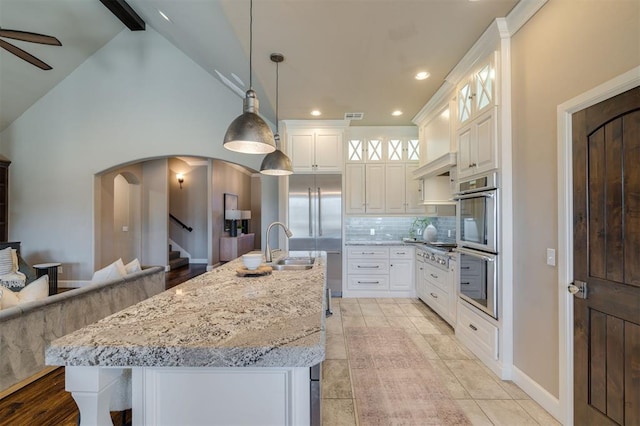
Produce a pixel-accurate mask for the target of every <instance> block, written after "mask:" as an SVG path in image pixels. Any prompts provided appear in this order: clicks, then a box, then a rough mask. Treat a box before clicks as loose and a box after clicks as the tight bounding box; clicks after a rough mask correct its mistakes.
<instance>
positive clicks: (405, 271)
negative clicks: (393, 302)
mask: <svg viewBox="0 0 640 426" xmlns="http://www.w3.org/2000/svg"><path fill="white" fill-rule="evenodd" d="M414 258H415V252H414V249H413V247H391V248H390V249H389V289H390V290H404V291H411V289H412V288H413V286H414V284H413V265H414V263H415V259H414Z"/></svg>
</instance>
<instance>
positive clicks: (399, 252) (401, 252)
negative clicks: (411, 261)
mask: <svg viewBox="0 0 640 426" xmlns="http://www.w3.org/2000/svg"><path fill="white" fill-rule="evenodd" d="M396 254H407V253H405V252H403V251H397V252H396Z"/></svg>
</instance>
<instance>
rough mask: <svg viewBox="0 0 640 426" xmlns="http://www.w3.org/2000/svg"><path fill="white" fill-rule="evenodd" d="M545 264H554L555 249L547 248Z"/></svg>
mask: <svg viewBox="0 0 640 426" xmlns="http://www.w3.org/2000/svg"><path fill="white" fill-rule="evenodd" d="M547 265H549V266H556V251H555V249H550V248H548V249H547Z"/></svg>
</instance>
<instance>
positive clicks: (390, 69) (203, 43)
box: [0, 0, 518, 130]
mask: <svg viewBox="0 0 640 426" xmlns="http://www.w3.org/2000/svg"><path fill="white" fill-rule="evenodd" d="M517 1H518V0H477V1H470V0H254V5H253V86H254V88H255V89H256V91H257V92H258V97H259V99H260V101H261V104H260V112H261V113H262V114H263V115H265V116H266V117H267V118H268V119H270V120H271V121H273V120H274V118H275V117H274V111H275V79H276V74H275V72H276V70H275V64H274V63H273V62H271V61H270V59H269V56H270V54H271V53H274V52H278V53H282V54H283V55H284V57H285V60H284V62H283V63H281V64H280V102H279V117H280V119H311V118H313V117H311V116H310V111H311V110H313V109H318V110H320V111H321V112H322V115H321V116H319V118H320V119H343V117H344V114H345V113H348V112H361V113H364V119H363V120H362V121H358V122H353V123H352V124H353V125H408V124H411V118H412V117H413V116H414V115H415V114H416V113H417V112H418V111H419V110H420V108H421V107H422V106H423V105H424V104H425V103H426V101H427V100H429V98H430V97H431V96H432V95H433V94H434V93H435V92H436V91H437V90H438V88H439V87H440V86H441V85H442V83H443V81H444V79H445V77H446V76H447V74H448V73H449V72H450V71H451V69H452V68H453V67H454V66H455V65H456V63H457V62H458V61H459V60H460V59H461V58H462V56H463V55H464V54H465V53H466V52H467V50H469V48H470V47H471V46H472V45H473V43H474V42H475V41H476V40H477V39H478V37H479V36H480V35H481V34H482V32H483V31H484V30H485V29H486V28H487V26H488V25H489V24H490V23H491V22H492V21H493V20H494V19H495V18H496V17H502V16H506V15H507V14H508V13H509V11H510V10H511V9H512V8H513V6H514V5H515V4H516V3H517ZM128 3H129V5H130V6H131V7H132V8H133V9H134V10H135V11H136V12H137V13H138V14H139V15H140V16H141V17H142V19H144V21H145V22H146V23H147V26H148V27H151V28H153V29H154V30H155V31H157V32H159V33H160V34H161V35H163V36H164V37H165V38H166V39H167V40H169V41H170V42H171V43H173V44H174V45H175V46H176V47H177V48H179V49H180V50H182V51H183V52H184V53H185V54H186V55H187V56H189V57H190V58H191V59H192V60H193V61H194V62H196V63H198V64H199V65H200V66H202V67H203V68H204V69H205V70H206V71H207V72H209V73H210V74H211V75H212V76H214V77H215V78H218V79H220V80H221V81H223V80H227V83H225V84H229V83H232V84H233V85H235V86H236V87H237V89H235V91H237V92H238V93H239V97H238V105H237V108H238V113H240V112H241V110H242V102H241V100H240V94H241V93H242V92H244V91H245V90H246V89H247V88H248V85H249V0H128ZM159 11H162V12H163V13H164V14H165V15H166V16H167V17H168V18H169V19H170V21H167V20H165V18H163V17H162V16H161V15H160V13H159ZM0 28H3V29H16V30H23V31H31V32H35V33H41V34H48V35H52V36H55V37H57V38H58V39H59V40H60V41H61V42H62V46H61V47H57V46H46V45H39V44H33V43H27V42H20V41H14V40H6V41H10V42H11V43H12V44H14V45H16V46H18V47H20V48H22V49H24V50H26V51H28V52H29V53H31V54H33V55H34V56H36V57H38V58H40V59H41V60H43V61H44V62H46V63H48V64H49V65H51V66H52V67H53V70H51V71H42V70H40V69H38V68H36V67H34V66H32V65H30V64H28V63H26V62H24V61H22V60H21V59H19V58H17V57H15V56H14V55H12V54H11V53H9V52H6V51H4V50H1V49H0V130H3V129H5V128H6V127H7V126H8V125H9V124H10V123H11V122H12V121H13V120H15V119H16V118H17V117H19V116H20V115H21V114H22V113H23V112H24V111H25V110H26V109H27V108H29V107H30V106H31V105H32V104H33V103H34V102H36V101H37V100H38V99H39V98H40V97H42V96H43V95H44V94H46V93H47V92H48V91H49V90H50V89H51V88H52V87H54V86H55V85H56V84H58V83H59V82H60V81H62V80H63V79H64V78H65V77H66V76H68V75H69V74H70V73H71V72H73V70H74V69H75V68H76V67H78V66H79V65H80V64H81V63H82V62H83V61H84V60H85V59H86V58H88V57H89V56H91V55H92V54H93V53H94V52H95V51H96V50H98V49H99V48H101V47H102V46H104V45H105V44H106V43H107V42H108V41H109V40H111V39H112V38H113V37H114V36H115V35H116V34H118V33H119V32H120V31H123V30H124V31H129V30H128V29H126V28H125V27H124V25H123V24H122V23H121V22H120V21H119V20H118V19H117V18H116V17H115V16H114V15H113V14H112V13H111V12H110V11H109V10H107V8H106V7H105V6H103V4H102V3H101V2H100V1H98V0H0ZM419 71H427V72H429V73H430V77H429V78H427V79H426V80H422V81H418V80H416V79H414V75H415V74H416V73H417V72H419ZM230 90H232V89H230ZM212 101H213V100H212ZM394 110H401V111H402V112H403V114H402V115H400V116H397V117H394V116H392V115H391V113H392V111H394Z"/></svg>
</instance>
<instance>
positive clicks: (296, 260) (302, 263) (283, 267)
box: [271, 257, 316, 271]
mask: <svg viewBox="0 0 640 426" xmlns="http://www.w3.org/2000/svg"><path fill="white" fill-rule="evenodd" d="M315 261H316V258H315V257H285V258H284V259H280V260H278V261H277V262H275V263H273V265H271V266H272V267H273V269H275V270H276V271H304V270H306V269H311V268H313V263H314V262H315Z"/></svg>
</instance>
